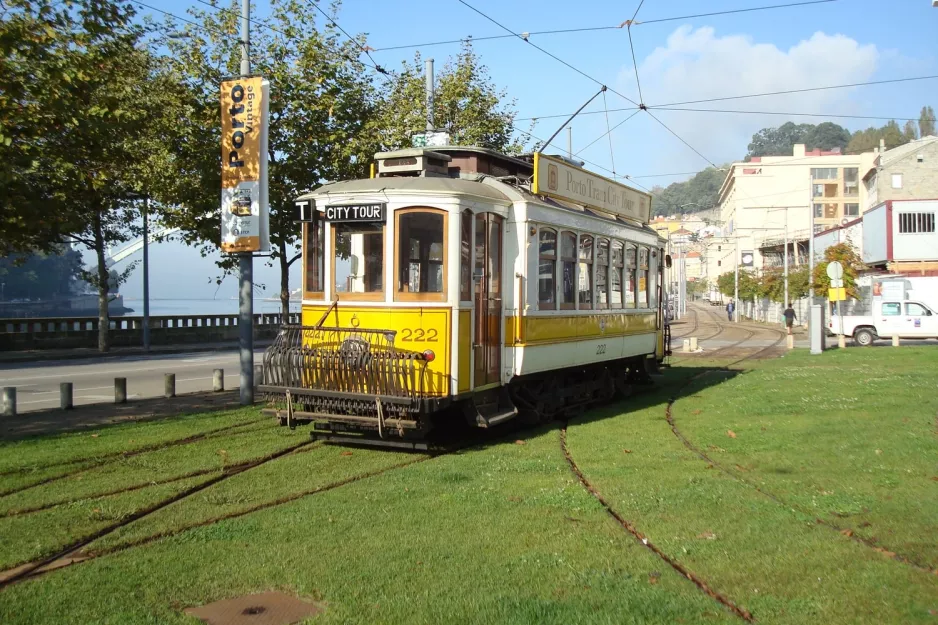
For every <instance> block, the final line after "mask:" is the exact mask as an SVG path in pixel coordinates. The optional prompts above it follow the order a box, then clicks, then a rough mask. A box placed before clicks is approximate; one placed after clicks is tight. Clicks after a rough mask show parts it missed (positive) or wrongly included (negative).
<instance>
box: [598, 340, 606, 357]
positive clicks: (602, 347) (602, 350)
mask: <svg viewBox="0 0 938 625" xmlns="http://www.w3.org/2000/svg"><path fill="white" fill-rule="evenodd" d="M605 353H606V344H605V343H602V344H601V345H597V346H596V355H597V356H598V355H600V354H605Z"/></svg>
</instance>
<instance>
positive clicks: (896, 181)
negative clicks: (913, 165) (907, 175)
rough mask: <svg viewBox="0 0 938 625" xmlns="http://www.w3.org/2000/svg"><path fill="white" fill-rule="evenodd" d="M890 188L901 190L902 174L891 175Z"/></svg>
mask: <svg viewBox="0 0 938 625" xmlns="http://www.w3.org/2000/svg"><path fill="white" fill-rule="evenodd" d="M892 188H893V189H901V188H902V174H893V175H892Z"/></svg>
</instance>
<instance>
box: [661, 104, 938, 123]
mask: <svg viewBox="0 0 938 625" xmlns="http://www.w3.org/2000/svg"><path fill="white" fill-rule="evenodd" d="M651 108H653V109H654V110H656V111H687V112H693V113H735V114H739V115H786V116H790V117H834V118H843V119H870V120H876V121H902V122H906V121H913V122H914V121H919V120H922V121H932V122H933V121H935V120H934V119H928V118H925V119H923V118H922V117H898V116H894V117H883V116H877V115H850V114H845V115H842V114H837V113H793V112H790V111H784V112H783V111H739V110H727V109H699V108H683V107H670V106H654V107H651Z"/></svg>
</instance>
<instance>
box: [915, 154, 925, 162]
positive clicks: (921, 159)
mask: <svg viewBox="0 0 938 625" xmlns="http://www.w3.org/2000/svg"><path fill="white" fill-rule="evenodd" d="M915 161H916V162H917V163H924V162H925V155H924V154H919V155H917V156H916V157H915Z"/></svg>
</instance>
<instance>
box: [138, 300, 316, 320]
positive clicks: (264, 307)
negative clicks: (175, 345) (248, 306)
mask: <svg viewBox="0 0 938 625" xmlns="http://www.w3.org/2000/svg"><path fill="white" fill-rule="evenodd" d="M124 306H126V307H127V308H132V309H133V312H128V313H127V315H130V316H139V315H142V314H143V300H142V299H137V298H129V297H125V298H124ZM290 310H291V311H292V312H299V311H300V302H298V301H295V300H294V301H291V302H290ZM279 312H280V300H276V301H274V300H271V299H266V298H265V299H260V298H254V314H257V315H259V314H262V313H279ZM150 314H151V315H153V316H157V315H236V314H238V300H237V299H154V298H150Z"/></svg>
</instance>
